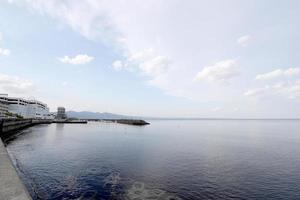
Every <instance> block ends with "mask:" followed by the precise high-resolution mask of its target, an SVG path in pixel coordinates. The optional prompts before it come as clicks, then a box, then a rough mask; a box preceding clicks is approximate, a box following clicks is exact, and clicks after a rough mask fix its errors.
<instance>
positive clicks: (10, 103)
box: [0, 95, 50, 119]
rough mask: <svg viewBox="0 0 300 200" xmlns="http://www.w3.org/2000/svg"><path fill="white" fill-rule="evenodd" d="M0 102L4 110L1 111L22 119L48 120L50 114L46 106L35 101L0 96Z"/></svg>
mask: <svg viewBox="0 0 300 200" xmlns="http://www.w3.org/2000/svg"><path fill="white" fill-rule="evenodd" d="M0 102H5V103H6V104H5V105H6V110H5V107H4V110H3V111H0V112H5V111H6V112H8V113H12V114H14V115H19V116H21V117H23V118H35V119H49V117H50V113H49V108H48V107H47V104H44V103H42V102H40V101H37V100H26V99H23V98H16V97H8V95H6V96H0Z"/></svg>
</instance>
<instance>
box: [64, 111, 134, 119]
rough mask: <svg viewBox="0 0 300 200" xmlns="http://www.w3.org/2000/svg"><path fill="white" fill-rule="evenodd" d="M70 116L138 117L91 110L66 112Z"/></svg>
mask: <svg viewBox="0 0 300 200" xmlns="http://www.w3.org/2000/svg"><path fill="white" fill-rule="evenodd" d="M66 114H67V116H68V117H74V118H78V119H129V118H130V119H135V118H137V117H134V116H126V115H118V114H113V113H107V112H103V113H100V112H89V111H82V112H77V111H67V112H66Z"/></svg>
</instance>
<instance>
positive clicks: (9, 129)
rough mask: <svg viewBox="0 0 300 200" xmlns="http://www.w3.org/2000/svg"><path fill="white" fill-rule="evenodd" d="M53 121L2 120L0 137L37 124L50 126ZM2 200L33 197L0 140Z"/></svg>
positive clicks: (0, 195) (0, 189) (18, 199)
mask: <svg viewBox="0 0 300 200" xmlns="http://www.w3.org/2000/svg"><path fill="white" fill-rule="evenodd" d="M48 123H51V120H44V119H1V120H0V136H4V135H8V134H10V133H11V134H13V133H14V132H15V131H16V130H19V129H23V128H26V127H29V126H33V125H37V124H48ZM0 180H1V181H0V199H1V200H31V197H30V195H29V193H28V191H27V189H26V188H25V186H24V184H23V182H22V181H21V179H20V178H19V176H18V174H17V172H16V170H15V168H14V167H13V164H12V162H11V160H10V158H9V155H8V153H7V151H6V149H5V146H4V144H3V142H2V140H1V139H0Z"/></svg>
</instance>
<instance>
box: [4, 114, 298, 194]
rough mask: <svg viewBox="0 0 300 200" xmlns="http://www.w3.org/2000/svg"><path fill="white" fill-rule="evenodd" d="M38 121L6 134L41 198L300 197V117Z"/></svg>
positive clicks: (24, 173)
mask: <svg viewBox="0 0 300 200" xmlns="http://www.w3.org/2000/svg"><path fill="white" fill-rule="evenodd" d="M149 122H150V123H151V124H150V125H147V126H132V125H125V124H118V123H112V122H89V123H88V124H48V125H38V126H34V127H30V128H27V129H24V130H22V131H19V132H17V133H16V134H14V135H13V136H10V137H8V138H4V142H5V144H6V148H7V150H8V152H9V155H10V157H11V160H12V161H13V164H14V166H15V168H16V169H17V171H18V174H19V175H20V177H21V179H22V181H23V182H24V184H25V185H26V187H27V189H28V191H29V193H30V195H31V196H32V198H33V199H34V200H61V199H64V200H67V199H77V200H79V199H90V200H94V199H95V200H98V199H99V200H105V199H109V200H111V199H125V200H143V199H149V200H155V199H159V200H164V199H166V200H177V199H185V200H192V199H224V200H227V199H228V200H229V199H245V200H248V199H255V200H260V199H261V200H268V199H270V200H271V199H272V200H276V199H295V200H296V199H300V120H221V119H220V120H204V119H201V120H200V119H198V120H179V119H178V120H150V121H149Z"/></svg>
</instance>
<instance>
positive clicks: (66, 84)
mask: <svg viewBox="0 0 300 200" xmlns="http://www.w3.org/2000/svg"><path fill="white" fill-rule="evenodd" d="M68 85H69V82H68V81H63V82H62V83H61V86H63V87H67V86H68Z"/></svg>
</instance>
